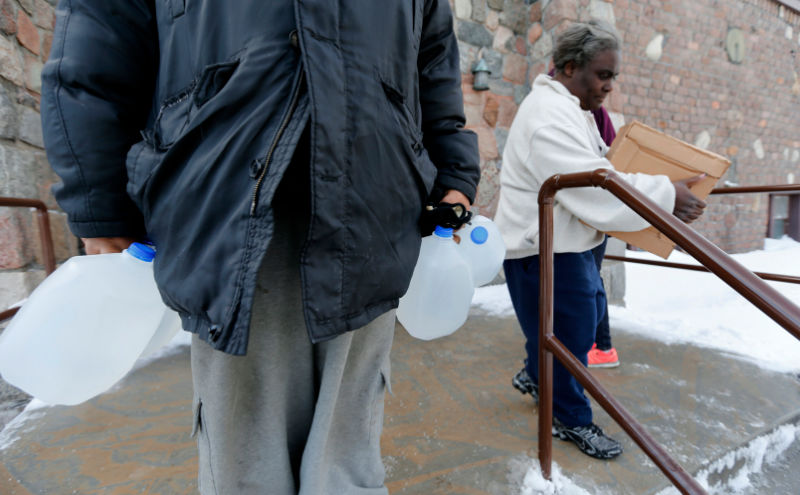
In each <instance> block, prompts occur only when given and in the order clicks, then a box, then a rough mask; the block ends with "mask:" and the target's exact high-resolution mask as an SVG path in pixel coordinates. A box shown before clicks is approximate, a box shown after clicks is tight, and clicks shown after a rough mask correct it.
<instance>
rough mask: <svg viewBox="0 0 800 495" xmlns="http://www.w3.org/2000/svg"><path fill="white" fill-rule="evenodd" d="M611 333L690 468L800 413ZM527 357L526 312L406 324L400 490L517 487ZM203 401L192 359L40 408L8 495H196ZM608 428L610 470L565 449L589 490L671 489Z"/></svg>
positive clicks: (741, 371)
mask: <svg viewBox="0 0 800 495" xmlns="http://www.w3.org/2000/svg"><path fill="white" fill-rule="evenodd" d="M612 335H613V337H614V340H615V346H616V347H617V349H618V350H619V352H620V357H621V360H622V366H620V367H619V368H615V369H608V370H597V371H595V372H594V373H595V374H596V376H598V377H600V378H601V380H602V381H603V383H604V385H605V386H606V387H607V388H608V389H609V390H610V391H611V392H612V393H613V394H615V396H617V398H618V399H620V400H621V401H622V403H623V404H625V405H626V407H627V408H628V409H629V410H630V411H631V412H632V413H633V414H634V416H635V417H637V418H639V420H640V421H641V422H642V423H643V424H644V425H645V427H646V428H647V429H648V430H649V431H650V432H651V433H652V434H653V436H654V437H655V438H656V439H657V440H658V441H660V442H662V444H663V445H664V446H665V447H666V449H667V450H668V451H669V452H670V453H672V454H673V455H674V456H675V458H676V459H677V460H678V462H680V463H682V464H683V466H684V467H685V468H686V469H687V470H689V471H690V472H694V471H696V470H697V469H699V468H700V467H701V466H703V465H705V463H706V462H707V461H708V460H711V459H717V458H719V457H721V456H722V455H724V454H725V453H727V452H729V451H731V450H733V449H735V448H736V447H738V446H740V445H741V444H742V443H743V442H744V441H746V440H748V439H750V438H751V437H752V436H753V435H756V434H757V433H759V432H761V431H763V430H764V429H765V428H768V427H769V426H770V425H772V424H774V422H775V421H777V420H778V419H780V418H784V417H786V415H787V414H790V413H792V412H796V411H800V381H798V380H797V378H796V377H794V376H790V375H783V374H779V373H772V372H768V371H764V370H762V369H761V368H759V367H757V366H755V365H751V364H748V363H746V362H744V361H742V360H740V359H734V358H732V357H730V356H727V355H724V354H721V353H719V352H715V351H711V350H707V349H698V348H694V347H691V346H686V345H672V346H667V345H664V344H662V343H658V342H653V341H650V340H645V339H642V338H640V337H638V336H635V335H629V334H623V333H613V330H612ZM523 358H524V349H523V338H522V334H521V332H520V330H519V327H518V325H517V323H516V320H515V319H514V318H513V317H509V318H498V317H493V316H486V315H484V314H481V313H475V314H473V315H472V317H471V318H470V320H469V321H468V322H467V324H466V326H465V327H464V328H462V329H461V330H459V331H458V332H456V333H455V334H453V335H452V336H449V337H446V338H444V339H440V340H436V341H432V342H422V341H417V340H414V339H412V338H411V337H409V336H408V334H407V333H406V332H405V330H403V329H402V327H400V326H398V330H397V334H396V338H395V344H394V348H393V351H392V365H393V370H392V384H393V389H394V395H393V396H390V397H387V401H386V419H385V426H384V434H383V437H382V446H383V453H384V459H385V464H386V467H387V486H388V487H389V490H390V493H392V494H393V495H396V494H403V495H411V494H414V495H417V494H418V495H422V494H425V495H432V494H443V495H444V494H447V495H456V494H470V495H477V494H492V495H500V494H502V495H509V494H515V493H518V492H519V487H520V485H521V483H522V479H523V476H524V474H525V470H526V469H527V467H528V466H529V465H530V464H531V462H532V459H533V458H535V457H536V445H537V444H536V439H537V432H536V427H537V416H536V412H535V408H534V406H533V402H532V401H531V399H530V397H528V396H522V395H521V394H519V392H517V391H516V390H515V389H513V388H512V387H511V384H510V383H511V377H512V376H513V375H514V373H516V371H518V370H519V368H520V366H521V365H522V359H523ZM191 395H192V392H191V379H190V372H189V359H188V350H187V349H186V348H183V349H181V350H180V351H179V352H177V353H176V354H174V355H173V356H170V357H165V358H162V359H159V360H157V361H154V362H153V363H151V364H150V365H149V366H147V367H144V368H141V369H138V370H136V371H135V372H133V373H131V374H130V375H129V376H128V377H127V378H126V379H125V380H124V381H123V383H121V384H120V385H118V386H117V387H116V388H115V389H114V390H112V391H110V392H109V393H106V394H104V395H102V396H100V397H97V398H95V399H94V400H92V401H90V402H88V403H86V404H82V405H79V406H74V407H52V408H45V409H41V410H38V411H34V412H33V413H26V419H25V420H24V421H19V418H18V419H17V420H15V421H14V422H12V423H11V424H10V425H9V426H8V427H7V428H6V429H5V430H4V431H3V433H2V434H0V493H2V494H3V495H27V494H35V495H40V494H64V493H73V492H75V493H80V494H113V495H127V494H133V493H153V494H160V495H178V494H189V493H196V490H197V488H196V481H195V476H196V449H195V445H194V441H193V440H192V439H191V438H190V436H189V432H190V429H191V414H190V408H191ZM596 411H598V409H597V408H596ZM596 422H597V423H598V424H600V425H601V426H603V428H604V429H605V430H606V431H607V432H608V433H609V434H611V435H612V436H614V437H616V438H618V439H619V440H621V441H622V443H623V446H624V448H625V453H624V454H623V455H622V456H621V457H620V458H618V459H616V460H614V461H610V462H604V461H597V460H594V459H591V458H589V457H586V456H585V455H583V454H581V453H580V452H579V451H578V450H577V448H575V447H574V446H573V445H571V444H569V443H565V442H560V441H555V442H554V447H555V450H554V459H555V461H556V462H557V463H558V465H559V466H560V467H561V470H562V472H563V473H564V474H565V475H567V476H568V477H570V478H571V479H572V480H574V481H575V482H576V483H577V484H578V485H579V486H582V487H584V488H585V489H587V490H588V491H589V492H590V493H608V494H615V495H617V494H619V495H623V494H650V493H654V492H655V491H657V490H660V489H661V488H663V486H665V483H666V478H665V477H664V476H663V475H662V474H661V473H660V471H659V470H658V469H657V468H656V467H655V466H654V465H653V464H652V463H651V462H650V461H649V460H648V459H647V458H646V456H645V455H644V454H643V453H642V452H641V451H640V450H639V449H638V447H636V445H635V444H633V442H632V441H631V440H630V439H628V438H627V436H626V435H625V434H624V433H622V432H621V429H620V428H619V427H618V426H617V425H615V424H614V423H613V421H611V420H610V419H609V418H608V416H607V415H606V414H605V413H603V412H597V413H596ZM794 455H796V452H795V453H794ZM795 466H796V465H795ZM774 469H775V470H777V471H779V472H781V473H783V472H784V471H796V469H781V467H780V466H776V467H775V468H774ZM795 486H797V485H795ZM771 493H781V492H771Z"/></svg>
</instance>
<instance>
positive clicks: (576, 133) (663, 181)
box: [527, 125, 675, 232]
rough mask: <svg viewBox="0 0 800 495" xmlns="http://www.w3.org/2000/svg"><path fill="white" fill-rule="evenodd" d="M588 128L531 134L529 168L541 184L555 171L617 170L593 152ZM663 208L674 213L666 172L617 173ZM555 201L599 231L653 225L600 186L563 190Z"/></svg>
mask: <svg viewBox="0 0 800 495" xmlns="http://www.w3.org/2000/svg"><path fill="white" fill-rule="evenodd" d="M591 146H592V145H591V143H590V142H589V139H588V136H586V131H585V130H583V129H580V128H578V127H575V126H570V125H548V126H543V127H541V128H539V129H538V130H537V131H536V132H535V133H534V134H533V136H532V137H531V143H530V149H531V154H530V156H529V158H528V160H529V165H528V167H527V168H528V169H529V170H530V171H531V172H532V173H533V174H534V176H535V179H536V180H537V181H538V183H539V184H541V183H543V182H544V181H545V180H547V179H548V178H549V177H551V176H552V175H554V174H569V173H574V172H587V171H592V170H596V169H598V168H607V169H610V170H614V166H613V165H612V164H611V162H609V161H608V160H607V159H605V158H604V157H601V156H598V155H597V154H596V153H594V152H593V151H592V148H591ZM617 173H618V174H619V175H620V177H622V178H623V179H625V180H626V181H627V182H628V183H630V184H631V185H632V186H633V187H635V188H636V189H638V190H639V191H640V192H642V193H643V194H644V195H646V196H647V197H648V198H650V199H651V200H653V201H655V202H656V203H657V204H658V205H659V206H660V207H662V208H663V209H665V210H667V211H668V212H672V209H673V207H674V205H675V187H674V186H673V185H672V183H671V182H670V180H669V178H668V177H667V176H665V175H648V174H640V173H636V174H626V173H622V172H617ZM556 201H557V202H558V203H559V204H560V205H561V206H563V207H564V208H565V209H566V210H568V211H569V212H570V213H572V214H573V215H574V216H575V217H577V218H579V219H580V220H582V221H583V222H585V223H587V224H589V225H591V226H592V227H594V228H595V229H597V230H600V231H604V232H608V231H614V230H616V231H623V232H633V231H637V230H641V229H644V228H647V227H648V226H649V225H650V224H649V223H648V222H647V221H646V220H645V219H643V218H642V217H640V216H639V215H638V214H637V213H635V212H634V211H633V210H631V209H630V208H629V207H628V206H627V205H626V204H625V203H623V202H622V201H620V200H619V199H617V198H616V197H615V196H614V195H613V194H611V193H610V192H608V191H606V190H605V189H602V188H598V187H579V188H568V189H562V190H560V191H558V192H557V193H556Z"/></svg>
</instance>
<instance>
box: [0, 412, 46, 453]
mask: <svg viewBox="0 0 800 495" xmlns="http://www.w3.org/2000/svg"><path fill="white" fill-rule="evenodd" d="M46 407H50V406H49V405H48V404H47V403H45V402H42V401H40V400H39V399H32V400H31V401H30V402H29V403H28V405H27V407H25V409H24V410H23V411H22V412H21V413H19V414H18V415H17V416H16V417H15V418H14V419H12V420H11V421H9V423H8V424H7V425H6V426H5V428H3V430H2V431H0V452H2V451H4V450H6V449H7V448H9V447H11V446H12V445H14V443H15V442H16V441H17V440H19V438H20V436H21V435H23V434H25V433H27V432H30V431H33V430H34V429H35V426H33V425H29V426H28V427H27V428H26V427H25V426H26V423H28V421H31V420H34V419H38V418H40V417H42V416H44V412H39V413H37V412H36V411H37V410H39V409H43V408H46Z"/></svg>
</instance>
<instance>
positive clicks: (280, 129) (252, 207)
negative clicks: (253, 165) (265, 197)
mask: <svg viewBox="0 0 800 495" xmlns="http://www.w3.org/2000/svg"><path fill="white" fill-rule="evenodd" d="M304 82H305V76H304V75H302V74H301V75H300V79H299V80H298V82H297V85H296V86H295V88H294V94H292V101H291V104H290V105H289V111H288V112H287V113H286V116H285V117H284V118H283V121H282V122H281V125H280V127H278V130H277V131H276V132H275V138H274V139H273V140H272V144H271V145H270V147H269V151H267V156H266V158H264V166H263V167H262V168H261V173H260V174H258V179H257V180H256V184H255V186H253V198H252V201H251V202H250V216H251V217H252V216H253V215H254V214H255V212H256V205H257V204H258V192H259V190H260V189H261V183H262V182H264V177H265V176H266V175H267V171H268V170H269V165H270V162H271V161H272V154H273V153H274V152H275V148H277V147H278V141H280V139H281V136H282V135H283V133H284V131H285V130H286V127H288V125H289V122H290V121H291V119H292V116H293V115H294V111H295V109H296V108H297V102H298V101H299V100H300V88H301V87H302V86H303V84H304Z"/></svg>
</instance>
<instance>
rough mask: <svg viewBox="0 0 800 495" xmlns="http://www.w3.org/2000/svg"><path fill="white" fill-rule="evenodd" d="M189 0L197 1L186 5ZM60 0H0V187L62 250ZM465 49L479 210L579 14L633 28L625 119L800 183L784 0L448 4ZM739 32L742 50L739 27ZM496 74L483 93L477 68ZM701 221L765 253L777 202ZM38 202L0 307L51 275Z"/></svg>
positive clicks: (626, 57)
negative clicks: (48, 92)
mask: <svg viewBox="0 0 800 495" xmlns="http://www.w3.org/2000/svg"><path fill="white" fill-rule="evenodd" d="M189 1H191V0H189ZM56 3H57V1H56V0H0V196H13V197H29V198H39V199H41V200H43V201H44V202H45V203H46V204H47V205H48V206H49V207H50V208H52V210H51V223H52V226H53V234H54V239H55V243H56V256H57V258H58V259H59V260H63V259H65V258H67V257H68V256H70V255H73V254H75V253H76V252H77V240H76V239H75V238H74V237H73V236H72V235H71V234H70V233H69V231H68V229H67V227H66V219H65V218H64V215H63V213H61V212H59V210H58V209H57V205H56V204H55V202H54V200H53V197H52V194H51V193H50V187H51V186H52V184H54V183H55V182H56V181H57V180H58V179H57V177H55V176H54V174H53V173H52V172H51V171H50V168H49V166H48V164H47V159H46V156H45V154H44V151H43V149H42V133H41V126H40V122H39V99H40V91H41V82H40V75H41V70H42V66H43V64H44V63H45V61H46V58H47V55H48V53H49V51H50V45H51V43H52V36H53V35H52V31H53V26H54V23H55V7H56ZM450 3H451V6H452V7H453V12H454V15H455V25H454V27H455V30H456V34H457V37H458V39H459V47H460V49H461V72H462V89H463V92H464V103H465V110H466V115H467V126H468V127H469V128H470V129H472V130H474V131H475V132H476V133H477V135H478V138H479V143H480V150H481V156H480V160H481V168H482V180H481V185H480V188H479V191H478V196H477V200H476V209H477V211H478V212H480V213H482V214H484V215H487V216H492V215H493V214H494V211H495V208H496V204H497V199H498V189H499V172H500V168H501V166H502V150H503V147H504V144H505V140H506V138H507V136H508V130H509V128H510V126H511V122H512V121H513V119H514V116H515V114H516V112H517V109H518V107H519V104H520V103H521V101H522V100H523V98H524V97H525V96H526V95H527V94H528V92H529V91H530V87H531V82H532V81H533V79H534V78H535V77H536V76H537V75H538V74H540V73H542V72H545V71H546V70H547V69H548V67H549V63H550V56H551V53H552V48H553V40H554V38H555V37H556V36H557V35H558V33H559V32H561V31H562V30H563V29H564V28H565V27H566V26H567V25H568V24H569V23H570V22H572V21H574V20H588V19H590V18H602V19H605V20H607V21H609V22H611V23H612V24H614V25H615V26H616V27H617V29H618V30H619V31H620V33H621V34H622V37H623V40H624V47H623V54H622V55H623V56H622V65H621V70H622V72H621V74H620V76H619V78H618V82H617V85H616V88H615V91H614V93H612V97H611V98H610V101H608V109H609V110H610V111H611V113H612V118H613V119H614V122H615V123H616V124H617V125H621V124H622V123H623V122H626V121H628V122H629V121H632V120H640V121H642V122H644V123H645V124H648V125H650V126H652V127H655V128H657V129H660V130H662V131H664V132H666V133H668V134H670V135H672V136H675V137H677V138H679V139H682V140H684V141H688V142H690V143H694V144H697V145H700V146H702V147H705V148H707V149H709V150H711V151H714V152H717V153H720V154H722V155H725V156H727V157H729V158H730V159H731V160H732V162H733V165H732V167H731V169H730V171H729V172H728V174H727V175H726V176H725V177H724V180H727V181H729V182H731V183H736V184H740V185H755V184H785V183H797V182H798V181H799V180H800V138H797V137H796V130H797V129H798V128H799V127H800V126H799V125H798V124H800V60H798V55H797V52H798V51H800V16H798V13H797V12H795V11H794V10H791V9H790V8H788V7H787V6H786V5H783V4H782V2H780V1H777V0H674V1H670V2H662V1H656V0H450ZM733 29H738V30H740V31H741V38H740V40H741V41H740V45H737V52H736V54H735V56H734V57H733V59H732V57H731V55H730V54H729V53H728V50H726V46H727V45H726V38H727V37H728V34H729V31H731V30H733ZM479 59H483V60H484V61H485V62H486V64H487V65H488V67H489V69H490V70H491V74H490V77H489V90H488V91H475V90H474V89H473V87H472V85H473V74H472V69H473V67H474V66H475V63H476V62H477V61H478V60H479ZM709 203H710V205H709V208H708V213H707V214H706V216H705V217H704V218H703V219H702V220H701V221H700V222H698V223H696V224H695V227H696V228H697V230H699V231H700V232H701V233H703V234H704V235H705V236H707V237H708V238H709V239H711V240H712V241H713V242H715V243H717V244H719V245H720V246H721V247H722V248H723V249H724V250H726V251H728V252H741V251H747V250H751V249H758V248H760V247H761V246H762V244H763V238H764V237H765V234H766V226H767V214H768V212H767V210H768V198H767V197H766V196H763V195H742V196H726V197H717V198H712V199H711V200H710V201H709ZM36 229H37V227H36V224H35V221H34V219H33V214H32V212H30V211H27V210H20V209H14V210H12V209H8V208H0V310H1V309H3V308H5V307H7V306H8V305H9V304H12V303H14V302H16V301H18V300H19V299H21V298H23V297H24V296H25V294H26V293H27V291H29V290H30V288H31V287H33V286H34V285H35V284H36V283H37V282H38V280H40V279H41V277H42V261H41V259H40V254H39V253H40V252H41V250H40V247H39V245H38V242H39V241H38V232H37V230H36Z"/></svg>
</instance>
